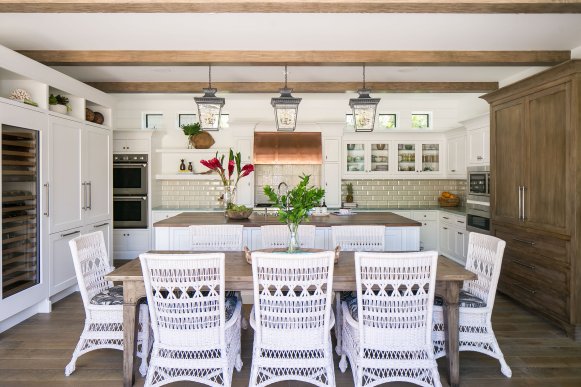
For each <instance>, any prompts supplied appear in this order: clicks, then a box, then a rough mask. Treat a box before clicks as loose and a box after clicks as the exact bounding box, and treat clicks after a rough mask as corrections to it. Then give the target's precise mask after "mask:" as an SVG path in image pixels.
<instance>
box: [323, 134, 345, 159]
mask: <svg viewBox="0 0 581 387" xmlns="http://www.w3.org/2000/svg"><path fill="white" fill-rule="evenodd" d="M340 144H341V139H340V138H338V137H333V138H324V139H323V163H338V162H339V161H340V158H341V149H340Z"/></svg>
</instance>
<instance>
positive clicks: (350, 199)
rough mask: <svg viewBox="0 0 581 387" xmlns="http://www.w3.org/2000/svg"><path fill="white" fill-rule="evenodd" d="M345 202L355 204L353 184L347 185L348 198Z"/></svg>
mask: <svg viewBox="0 0 581 387" xmlns="http://www.w3.org/2000/svg"><path fill="white" fill-rule="evenodd" d="M345 202H347V203H353V183H347V196H346V197H345Z"/></svg>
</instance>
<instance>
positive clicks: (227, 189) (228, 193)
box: [224, 185, 236, 210]
mask: <svg viewBox="0 0 581 387" xmlns="http://www.w3.org/2000/svg"><path fill="white" fill-rule="evenodd" d="M235 205H236V187H232V186H229V185H226V186H224V209H225V210H229V209H231V208H232V207H233V206H235Z"/></svg>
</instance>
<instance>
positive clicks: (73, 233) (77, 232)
mask: <svg viewBox="0 0 581 387" xmlns="http://www.w3.org/2000/svg"><path fill="white" fill-rule="evenodd" d="M80 233H81V232H80V231H73V232H69V233H67V234H61V238H64V237H66V236H70V235H75V234H80Z"/></svg>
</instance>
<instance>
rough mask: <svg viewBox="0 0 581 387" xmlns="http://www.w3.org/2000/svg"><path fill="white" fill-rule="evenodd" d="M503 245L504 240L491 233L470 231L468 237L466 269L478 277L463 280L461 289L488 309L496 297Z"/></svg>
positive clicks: (504, 244)
mask: <svg viewBox="0 0 581 387" xmlns="http://www.w3.org/2000/svg"><path fill="white" fill-rule="evenodd" d="M505 246H506V242H505V241H503V240H502V239H498V238H497V237H494V236H492V235H484V234H480V233H476V232H471V233H470V235H469V237H468V256H467V258H466V270H470V271H471V272H473V273H476V274H478V279H475V280H470V281H464V286H463V290H466V291H468V292H469V293H470V294H472V295H474V296H476V297H478V298H480V299H481V300H483V301H484V302H486V306H487V307H488V308H490V310H492V307H493V305H494V298H495V297H496V286H497V285H498V278H499V277H500V269H501V267H502V257H503V255H504V248H505Z"/></svg>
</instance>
